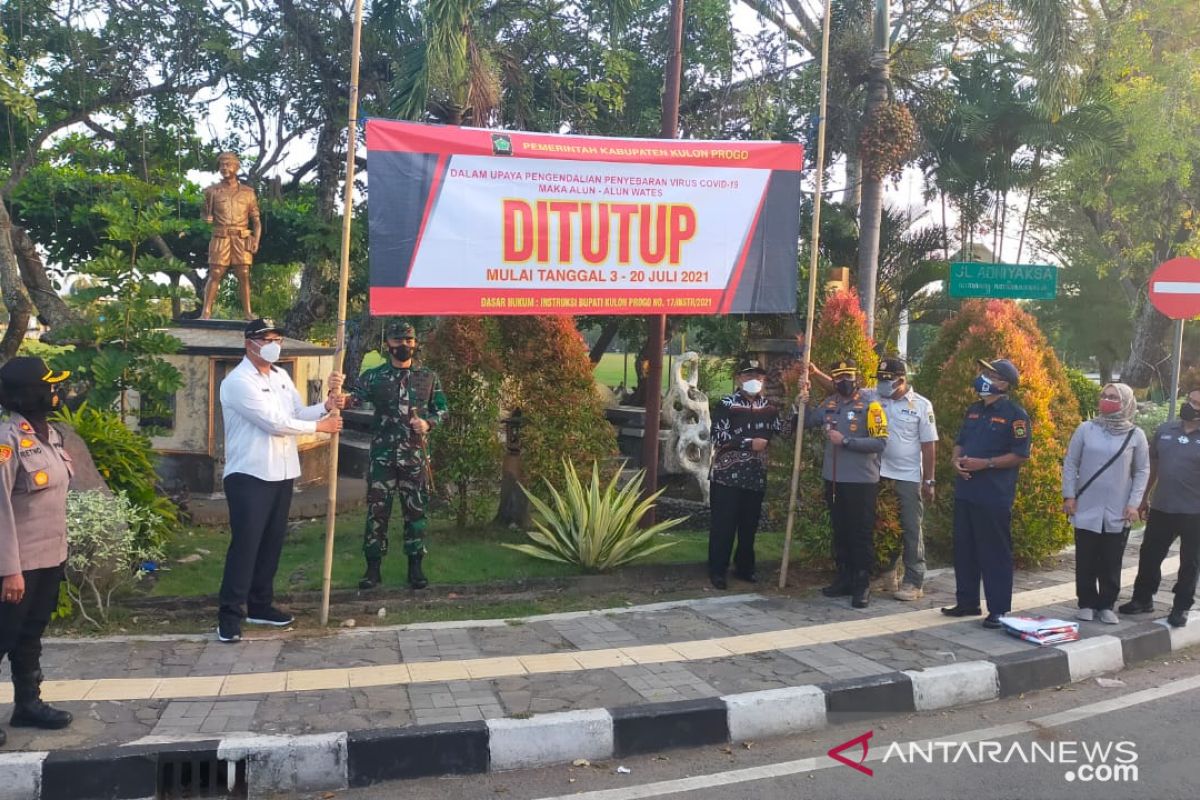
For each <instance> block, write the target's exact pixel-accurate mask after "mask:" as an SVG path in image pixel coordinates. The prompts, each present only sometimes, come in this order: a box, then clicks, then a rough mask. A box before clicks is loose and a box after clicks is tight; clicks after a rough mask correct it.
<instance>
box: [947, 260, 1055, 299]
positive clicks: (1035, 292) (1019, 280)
mask: <svg viewBox="0 0 1200 800" xmlns="http://www.w3.org/2000/svg"><path fill="white" fill-rule="evenodd" d="M1057 292H1058V268H1057V267H1054V266H1051V265H1049V264H981V263H978V262H974V261H956V262H954V263H953V264H951V265H950V296H951V297H997V298H1001V299H1009V300H1053V299H1054V296H1055V295H1056V294H1057Z"/></svg>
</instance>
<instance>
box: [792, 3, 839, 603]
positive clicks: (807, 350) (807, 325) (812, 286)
mask: <svg viewBox="0 0 1200 800" xmlns="http://www.w3.org/2000/svg"><path fill="white" fill-rule="evenodd" d="M831 5H832V0H825V18H824V21H823V27H822V32H821V100H820V104H819V105H818V112H817V113H818V117H817V176H816V187H815V189H814V190H813V221H812V242H811V243H810V245H809V255H808V318H807V319H806V320H805V321H804V353H803V354H802V355H801V357H800V380H801V381H807V380H808V364H809V359H810V358H811V357H812V336H813V317H814V316H815V315H816V313H817V245H819V244H820V242H821V192H822V191H823V190H824V188H825V107H826V103H827V100H828V91H829V21H830V17H831V16H832V14H831V10H832V9H831V8H830V6H831ZM803 444H804V409H800V420H799V422H798V424H797V426H796V452H795V454H794V455H793V458H792V489H791V494H790V495H789V497H788V518H787V532H786V534H785V535H784V537H783V560H782V561H781V562H780V564H779V588H780V589H782V588H783V587H785V586H787V574H788V561H789V559H790V558H791V552H792V532H793V530H794V529H795V525H796V494H797V493H798V492H799V490H800V451H801V450H802V449H803V447H802V446H803Z"/></svg>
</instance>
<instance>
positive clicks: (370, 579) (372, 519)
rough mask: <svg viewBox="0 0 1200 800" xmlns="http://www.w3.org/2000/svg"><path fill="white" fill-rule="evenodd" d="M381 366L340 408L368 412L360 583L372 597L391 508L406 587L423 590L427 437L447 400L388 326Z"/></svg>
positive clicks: (403, 327) (409, 331)
mask: <svg viewBox="0 0 1200 800" xmlns="http://www.w3.org/2000/svg"><path fill="white" fill-rule="evenodd" d="M386 342H387V353H386V355H387V356H388V360H387V361H386V362H385V363H383V364H380V365H379V366H378V367H374V368H372V369H369V370H367V371H366V372H364V373H363V374H362V375H360V376H359V377H358V380H357V381H356V383H355V385H354V386H353V387H352V388H350V389H349V391H348V392H347V397H346V401H347V402H346V405H347V406H348V407H351V408H353V407H355V406H358V405H361V404H362V403H364V402H370V403H371V404H372V405H373V406H374V407H375V421H374V424H373V426H372V430H373V434H374V436H373V438H372V440H371V466H370V468H369V470H368V474H367V529H366V534H365V536H364V540H363V552H364V554H365V555H366V557H367V572H366V575H364V576H363V579H362V581H360V582H359V587H360V588H362V589H371V588H374V587H375V586H378V585H379V584H380V583H381V582H382V578H381V577H380V566H381V563H382V561H383V557H384V556H385V555H387V551H388V523H389V522H390V520H391V516H392V506H393V504H394V502H395V500H396V499H397V498H398V499H399V500H400V508H401V510H402V511H403V513H404V552H405V554H406V555H407V556H408V583H409V585H410V586H412V587H413V588H414V589H424V588H425V587H426V586H428V585H429V581H428V580H426V578H425V575H424V573H423V572H422V571H421V559H422V557H423V556H424V555H425V524H426V521H425V504H426V502H427V501H428V498H429V490H430V488H431V487H430V485H429V479H430V477H431V473H430V470H429V449H428V447H427V444H426V436H427V434H428V432H429V430H430V428H431V427H433V426H434V425H437V424H438V423H440V422H441V421H442V420H443V419H444V418H445V416H446V396H445V395H444V394H442V386H441V383H440V382H439V381H438V376H437V374H436V373H434V372H432V371H431V370H428V369H425V368H424V367H419V366H416V365H415V364H414V363H413V357H414V356H415V355H416V352H417V336H416V331H415V330H414V329H413V327H412V326H411V325H408V324H404V323H398V322H394V323H392V324H390V325H389V326H388V329H387V334H386Z"/></svg>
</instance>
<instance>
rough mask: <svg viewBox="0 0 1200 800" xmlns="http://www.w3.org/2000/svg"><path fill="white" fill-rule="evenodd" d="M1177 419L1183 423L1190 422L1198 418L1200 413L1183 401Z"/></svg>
mask: <svg viewBox="0 0 1200 800" xmlns="http://www.w3.org/2000/svg"><path fill="white" fill-rule="evenodd" d="M1179 418H1180V419H1181V420H1183V421H1184V422H1192V421H1193V420H1195V419H1197V418H1200V411H1197V410H1196V409H1195V407H1193V406H1192V404H1191V403H1189V402H1187V401H1184V404H1183V405H1181V406H1180V407H1179Z"/></svg>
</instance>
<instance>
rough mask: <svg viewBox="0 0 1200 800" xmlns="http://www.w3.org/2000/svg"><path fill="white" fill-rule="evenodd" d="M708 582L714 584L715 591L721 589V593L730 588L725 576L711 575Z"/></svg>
mask: <svg viewBox="0 0 1200 800" xmlns="http://www.w3.org/2000/svg"><path fill="white" fill-rule="evenodd" d="M708 580H709V581H710V582H711V583H712V585H713V588H714V589H720V590H721V591H725V590H726V589H728V588H729V584H728V583H726V582H725V576H724V575H716V574H712V573H710V574H709V576H708Z"/></svg>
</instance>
